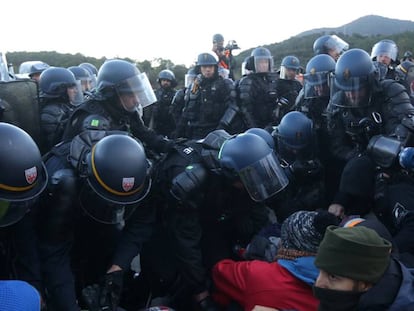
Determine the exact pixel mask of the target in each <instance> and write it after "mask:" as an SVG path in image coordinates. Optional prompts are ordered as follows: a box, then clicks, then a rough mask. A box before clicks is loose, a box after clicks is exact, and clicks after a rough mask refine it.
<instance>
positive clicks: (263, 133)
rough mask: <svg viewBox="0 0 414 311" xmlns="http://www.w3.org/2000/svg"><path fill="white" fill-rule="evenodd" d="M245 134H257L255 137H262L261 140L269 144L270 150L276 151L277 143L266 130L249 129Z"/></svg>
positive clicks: (258, 128)
mask: <svg viewBox="0 0 414 311" xmlns="http://www.w3.org/2000/svg"><path fill="white" fill-rule="evenodd" d="M245 133H250V134H255V135H258V136H260V137H261V138H263V139H264V141H265V142H267V144H268V145H269V147H270V148H272V149H275V141H274V139H273V136H272V135H271V134H270V133H269V132H268V131H266V130H265V129H263V128H260V127H252V128H249V129H248V130H247V131H245Z"/></svg>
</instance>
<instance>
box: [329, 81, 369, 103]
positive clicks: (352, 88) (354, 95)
mask: <svg viewBox="0 0 414 311" xmlns="http://www.w3.org/2000/svg"><path fill="white" fill-rule="evenodd" d="M338 91H343V92H344V94H345V101H344V103H342V104H339V105H338V104H336V105H337V106H339V107H345V108H363V107H367V106H368V105H369V102H370V88H369V84H368V81H367V79H366V78H359V77H355V78H349V79H348V80H347V81H346V85H341V84H338V82H337V81H336V80H335V83H334V91H333V94H335V93H336V92H338Z"/></svg>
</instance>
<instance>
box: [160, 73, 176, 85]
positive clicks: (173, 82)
mask: <svg viewBox="0 0 414 311" xmlns="http://www.w3.org/2000/svg"><path fill="white" fill-rule="evenodd" d="M161 79H164V80H168V81H170V82H171V87H173V88H174V87H176V86H177V80H176V79H175V74H174V72H172V71H171V70H169V69H164V70H161V71H160V73H159V74H158V79H157V82H158V83H159V84H161Z"/></svg>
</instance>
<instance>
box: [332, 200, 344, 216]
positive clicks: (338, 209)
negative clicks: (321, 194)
mask: <svg viewBox="0 0 414 311" xmlns="http://www.w3.org/2000/svg"><path fill="white" fill-rule="evenodd" d="M328 212H329V213H331V214H334V215H335V216H336V217H339V218H341V219H342V218H344V216H345V209H344V207H343V206H342V205H341V204H337V203H334V204H331V205H329V207H328Z"/></svg>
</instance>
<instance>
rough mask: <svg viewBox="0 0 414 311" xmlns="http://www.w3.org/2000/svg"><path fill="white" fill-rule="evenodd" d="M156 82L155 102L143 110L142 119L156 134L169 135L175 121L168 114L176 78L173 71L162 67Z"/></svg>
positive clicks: (174, 91)
mask: <svg viewBox="0 0 414 311" xmlns="http://www.w3.org/2000/svg"><path fill="white" fill-rule="evenodd" d="M157 82H158V85H159V88H158V89H156V90H155V96H156V97H157V102H156V103H155V104H153V105H151V106H150V107H148V108H147V109H145V110H144V121H145V124H146V125H147V126H148V127H150V128H152V129H153V130H154V131H155V132H156V133H157V134H160V135H164V136H168V137H171V134H172V132H173V131H174V129H175V122H174V119H173V116H172V115H171V114H170V108H171V103H172V100H173V98H174V96H175V93H176V90H175V87H176V86H177V80H176V79H175V74H174V72H172V71H171V70H169V69H164V70H161V71H160V73H159V74H158V79H157Z"/></svg>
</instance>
